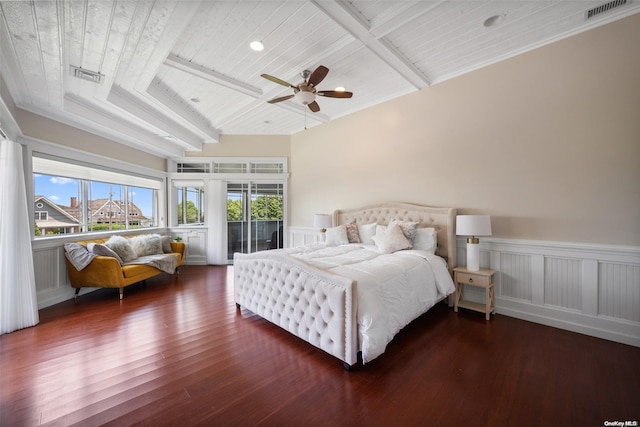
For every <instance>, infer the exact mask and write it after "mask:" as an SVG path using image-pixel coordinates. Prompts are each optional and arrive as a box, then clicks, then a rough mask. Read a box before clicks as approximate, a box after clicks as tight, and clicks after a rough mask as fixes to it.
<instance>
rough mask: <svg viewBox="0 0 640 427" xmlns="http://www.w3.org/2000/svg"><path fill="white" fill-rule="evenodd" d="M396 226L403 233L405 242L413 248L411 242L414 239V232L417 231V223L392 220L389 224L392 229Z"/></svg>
mask: <svg viewBox="0 0 640 427" xmlns="http://www.w3.org/2000/svg"><path fill="white" fill-rule="evenodd" d="M396 224H398V225H399V226H400V228H401V229H402V233H404V237H406V238H407V240H408V241H409V242H410V243H411V245H412V246H413V241H414V240H415V239H416V232H417V231H418V224H419V223H417V222H410V221H399V220H397V219H393V220H391V222H390V223H389V227H393V226H394V225H396Z"/></svg>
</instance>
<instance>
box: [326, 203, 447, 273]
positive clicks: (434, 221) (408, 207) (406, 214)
mask: <svg viewBox="0 0 640 427" xmlns="http://www.w3.org/2000/svg"><path fill="white" fill-rule="evenodd" d="M393 219H397V220H401V221H412V222H419V223H420V227H433V228H435V229H436V231H437V233H438V249H436V254H437V255H439V256H441V257H443V258H445V259H446V260H447V265H448V266H449V270H451V269H453V267H455V266H456V230H455V224H456V209H455V208H436V207H431V206H421V205H413V204H409V203H397V202H389V203H382V204H379V205H374V206H366V207H363V208H359V209H343V210H336V211H335V212H334V213H333V225H334V226H336V225H341V224H350V223H354V222H355V223H356V224H371V223H374V222H375V223H377V224H380V225H387V224H388V223H389V222H390V221H391V220H393Z"/></svg>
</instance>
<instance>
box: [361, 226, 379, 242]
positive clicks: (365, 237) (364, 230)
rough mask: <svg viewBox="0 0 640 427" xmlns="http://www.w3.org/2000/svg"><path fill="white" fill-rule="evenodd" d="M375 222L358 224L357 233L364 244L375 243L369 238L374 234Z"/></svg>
mask: <svg viewBox="0 0 640 427" xmlns="http://www.w3.org/2000/svg"><path fill="white" fill-rule="evenodd" d="M376 225H377V224H376V223H375V222H374V223H371V224H361V225H360V224H359V225H358V234H359V235H360V243H362V244H364V245H375V243H373V240H371V238H372V237H373V236H375V235H376Z"/></svg>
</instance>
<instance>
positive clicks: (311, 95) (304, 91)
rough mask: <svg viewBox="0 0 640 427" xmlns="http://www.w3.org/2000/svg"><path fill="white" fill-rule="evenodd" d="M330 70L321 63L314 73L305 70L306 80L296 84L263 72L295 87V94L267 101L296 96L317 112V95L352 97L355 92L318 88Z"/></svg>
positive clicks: (269, 77) (271, 78)
mask: <svg viewBox="0 0 640 427" xmlns="http://www.w3.org/2000/svg"><path fill="white" fill-rule="evenodd" d="M328 72H329V69H328V68H327V67H325V66H324V65H320V66H319V67H318V68H316V69H315V71H314V72H313V73H312V72H311V71H309V70H304V71H303V72H302V73H300V75H301V76H302V78H303V79H304V80H303V81H301V82H300V83H298V84H297V85H295V86H294V85H292V84H291V83H289V82H286V81H284V80H281V79H279V78H277V77H273V76H270V75H269V74H261V75H260V76H261V77H264V78H265V79H267V80H271V81H272V82H274V83H278V84H279V85H282V86H286V87H290V88H292V89H293V95H287V96H281V97H279V98H274V99H272V100H270V101H267V102H268V103H269V104H275V103H276V102H281V101H286V100H287V99H291V98H295V99H296V100H297V101H299V102H300V103H301V104H303V105H306V106H308V107H309V109H310V110H311V111H313V112H314V113H317V112H318V111H320V106H319V105H318V103H317V102H316V95H317V96H326V97H327V98H351V97H352V96H353V93H351V92H347V91H344V90H317V89H316V86H317V85H318V84H319V83H320V82H321V81H322V80H324V78H325V77H326V76H327V73H328Z"/></svg>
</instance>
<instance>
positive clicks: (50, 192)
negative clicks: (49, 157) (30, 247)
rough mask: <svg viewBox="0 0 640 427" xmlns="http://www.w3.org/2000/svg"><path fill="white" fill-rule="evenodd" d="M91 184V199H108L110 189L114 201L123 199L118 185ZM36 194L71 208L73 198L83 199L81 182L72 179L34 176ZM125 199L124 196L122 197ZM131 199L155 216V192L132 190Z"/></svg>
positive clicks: (93, 182)
mask: <svg viewBox="0 0 640 427" xmlns="http://www.w3.org/2000/svg"><path fill="white" fill-rule="evenodd" d="M89 182H90V183H91V194H90V198H91V199H93V200H95V199H108V198H109V187H110V186H111V190H112V191H113V199H114V200H118V199H120V198H121V192H123V191H124V186H122V185H118V184H112V185H110V184H106V183H103V182H96V181H89ZM34 189H35V191H34V193H35V195H36V196H45V197H46V198H47V199H49V200H51V201H52V202H54V203H56V204H58V205H62V206H69V205H70V204H71V197H76V198H77V199H78V200H80V199H81V194H80V181H79V180H77V179H71V178H62V177H56V176H51V175H39V174H34ZM122 198H124V195H122ZM129 199H130V201H132V202H133V203H134V204H135V205H136V206H138V207H139V208H140V209H141V210H142V214H143V215H144V216H146V217H152V216H153V190H150V189H146V188H132V189H130V192H129Z"/></svg>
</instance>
